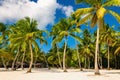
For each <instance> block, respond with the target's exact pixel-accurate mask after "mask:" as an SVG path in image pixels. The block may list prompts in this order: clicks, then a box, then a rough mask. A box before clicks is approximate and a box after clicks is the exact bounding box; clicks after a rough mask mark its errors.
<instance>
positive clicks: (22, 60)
mask: <svg viewBox="0 0 120 80" xmlns="http://www.w3.org/2000/svg"><path fill="white" fill-rule="evenodd" d="M24 59H25V50H24V53H23V58H22V62H21V68H22V70H24V66H23V63H24Z"/></svg>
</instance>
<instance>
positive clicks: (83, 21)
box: [77, 13, 93, 26]
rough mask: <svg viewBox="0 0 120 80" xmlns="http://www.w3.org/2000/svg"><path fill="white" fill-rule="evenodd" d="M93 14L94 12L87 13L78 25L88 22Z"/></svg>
mask: <svg viewBox="0 0 120 80" xmlns="http://www.w3.org/2000/svg"><path fill="white" fill-rule="evenodd" d="M92 16H93V14H91V13H90V14H88V15H85V17H83V18H82V19H81V20H80V21H79V22H78V23H77V26H80V25H81V24H83V23H85V22H87V21H88V20H89V19H90V18H91V17H92Z"/></svg>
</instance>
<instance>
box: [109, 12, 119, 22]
mask: <svg viewBox="0 0 120 80" xmlns="http://www.w3.org/2000/svg"><path fill="white" fill-rule="evenodd" d="M107 12H108V13H110V14H111V15H112V16H114V17H115V18H116V19H117V21H118V22H119V23H120V15H119V14H118V13H116V12H114V11H112V10H107Z"/></svg>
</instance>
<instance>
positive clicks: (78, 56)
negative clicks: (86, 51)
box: [76, 45, 82, 71]
mask: <svg viewBox="0 0 120 80" xmlns="http://www.w3.org/2000/svg"><path fill="white" fill-rule="evenodd" d="M76 49H77V58H78V64H79V68H80V71H82V66H81V62H80V55H79V51H78V46H77V45H76Z"/></svg>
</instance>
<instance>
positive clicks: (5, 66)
mask: <svg viewBox="0 0 120 80" xmlns="http://www.w3.org/2000/svg"><path fill="white" fill-rule="evenodd" d="M1 60H2V63H3V66H4V68H5V69H6V70H7V69H8V68H7V65H6V64H5V61H4V57H3V56H1Z"/></svg>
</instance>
